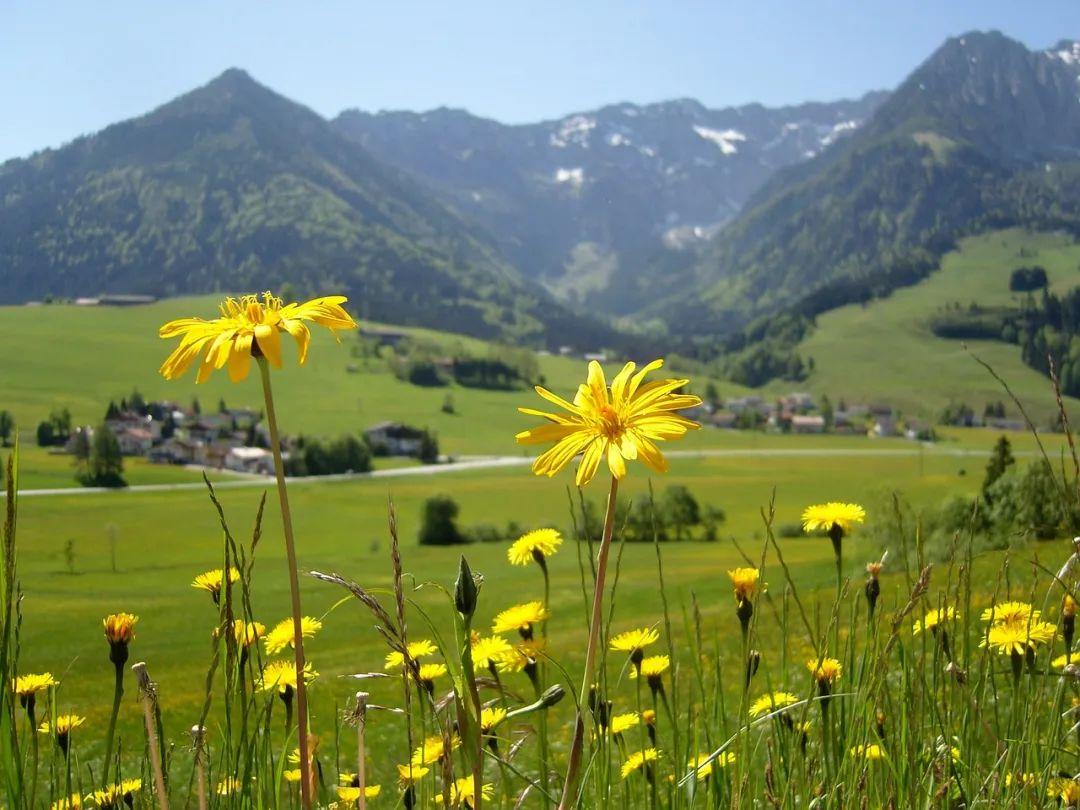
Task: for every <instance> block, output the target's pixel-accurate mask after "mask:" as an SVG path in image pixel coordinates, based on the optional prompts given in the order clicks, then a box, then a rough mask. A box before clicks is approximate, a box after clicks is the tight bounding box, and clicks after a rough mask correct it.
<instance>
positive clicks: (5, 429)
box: [0, 411, 15, 447]
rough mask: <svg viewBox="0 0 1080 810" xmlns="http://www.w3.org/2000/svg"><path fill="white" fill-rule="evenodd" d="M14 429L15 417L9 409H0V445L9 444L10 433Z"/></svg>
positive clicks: (5, 445)
mask: <svg viewBox="0 0 1080 810" xmlns="http://www.w3.org/2000/svg"><path fill="white" fill-rule="evenodd" d="M14 429H15V418H14V417H13V416H12V415H11V411H0V446H2V447H7V446H8V445H9V444H11V433H12V431H13V430H14Z"/></svg>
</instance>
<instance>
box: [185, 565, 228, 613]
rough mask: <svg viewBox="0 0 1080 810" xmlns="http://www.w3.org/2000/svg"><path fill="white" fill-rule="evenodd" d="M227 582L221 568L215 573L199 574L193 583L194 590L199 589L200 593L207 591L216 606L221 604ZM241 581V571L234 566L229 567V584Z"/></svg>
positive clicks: (216, 569)
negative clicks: (222, 593) (222, 590)
mask: <svg viewBox="0 0 1080 810" xmlns="http://www.w3.org/2000/svg"><path fill="white" fill-rule="evenodd" d="M224 580H225V575H224V573H223V572H222V570H221V569H220V568H215V569H214V570H213V571H206V572H204V573H202V574H199V575H198V576H197V577H195V579H194V580H193V581H192V583H191V587H192V588H197V589H199V590H200V591H206V592H207V593H208V594H210V598H211V599H213V600H214V604H215V605H216V604H219V602H220V601H221V589H222V587H223V585H224V584H225V583H224ZM239 580H240V571H239V570H238V569H236V568H233V567H232V566H229V583H230V584H231V583H233V582H238V581H239Z"/></svg>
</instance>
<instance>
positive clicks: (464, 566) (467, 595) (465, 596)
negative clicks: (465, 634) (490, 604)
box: [454, 554, 478, 618]
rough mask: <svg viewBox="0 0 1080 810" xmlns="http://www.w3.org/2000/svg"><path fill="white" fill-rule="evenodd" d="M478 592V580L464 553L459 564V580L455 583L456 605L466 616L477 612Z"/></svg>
mask: <svg viewBox="0 0 1080 810" xmlns="http://www.w3.org/2000/svg"><path fill="white" fill-rule="evenodd" d="M477 593H478V589H477V587H476V580H475V579H473V573H472V570H471V569H470V568H469V563H468V562H467V561H466V559H465V555H464V554H462V555H461V561H460V563H459V564H458V577H457V582H456V583H455V585H454V607H456V608H457V612H458V613H460V614H461V615H462V616H464V617H465V618H470V617H471V616H472V615H473V613H475V612H476V597H477Z"/></svg>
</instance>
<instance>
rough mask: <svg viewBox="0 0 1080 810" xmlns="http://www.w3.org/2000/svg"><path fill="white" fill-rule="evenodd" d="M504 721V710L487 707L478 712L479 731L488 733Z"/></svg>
mask: <svg viewBox="0 0 1080 810" xmlns="http://www.w3.org/2000/svg"><path fill="white" fill-rule="evenodd" d="M505 719H506V709H500V708H498V707H488V708H486V709H483V710H482V711H481V712H480V730H481V731H484V732H490V731H491V730H492V729H494V728H495V726H497V725H499V723H501V722H503V720H505Z"/></svg>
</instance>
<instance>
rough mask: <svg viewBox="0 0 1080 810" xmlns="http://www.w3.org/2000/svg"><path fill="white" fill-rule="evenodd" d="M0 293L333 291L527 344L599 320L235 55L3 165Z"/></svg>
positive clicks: (596, 341) (580, 337)
mask: <svg viewBox="0 0 1080 810" xmlns="http://www.w3.org/2000/svg"><path fill="white" fill-rule="evenodd" d="M0 276H2V277H3V279H4V284H3V286H2V287H0V301H2V302H6V303H16V302H21V301H26V300H28V299H35V298H43V297H46V296H61V297H73V296H82V295H94V294H97V293H102V292H112V293H149V294H154V295H176V294H182V293H201V292H211V291H230V292H234V291H257V290H261V289H265V288H267V287H271V288H278V287H280V286H281V285H283V284H285V283H289V284H291V285H292V286H293V287H294V288H295V289H296V291H297V292H298V293H301V294H309V293H326V292H328V291H333V292H338V291H342V292H345V293H347V294H348V295H349V296H350V298H351V299H352V300H353V302H354V303H355V305H356V306H357V308H358V310H359V311H360V312H361V313H362V314H363V315H365V316H367V315H370V316H371V317H377V318H379V319H380V320H385V321H391V322H396V323H403V324H421V325H424V326H430V327H435V328H450V329H455V330H458V331H465V332H470V333H473V334H476V335H478V336H481V337H497V338H504V339H510V338H513V339H523V340H528V341H530V342H533V343H540V342H553V343H555V344H556V345H557V344H558V343H560V342H562V343H577V344H579V345H581V346H596V345H604V344H609V345H610V342H612V341H613V340H614V339H615V335H614V333H613V331H612V330H611V329H610V328H609V327H607V326H604V325H602V324H599V323H594V322H591V321H589V320H586V319H584V318H580V317H578V316H576V315H574V314H573V313H571V312H570V311H569V310H568V309H566V308H565V307H564V306H562V305H560V304H558V303H557V302H555V301H553V300H552V298H551V296H550V295H549V294H548V293H546V292H545V291H544V290H543V289H542V288H541V287H540V286H539V285H537V284H534V283H532V282H530V281H529V280H527V279H525V278H523V277H522V276H521V274H520V273H519V272H518V271H517V270H515V269H514V268H513V266H512V265H511V264H510V263H509V262H507V261H506V260H505V259H504V258H503V257H502V256H501V255H500V254H499V251H498V249H497V248H496V246H495V245H493V244H492V243H491V242H490V240H489V239H488V238H487V236H486V234H484V233H483V232H482V231H481V230H480V229H478V228H476V227H474V226H473V225H471V224H469V223H467V222H465V221H464V220H462V218H461V217H460V216H458V215H457V214H455V213H454V212H452V211H451V210H450V209H449V208H448V207H447V206H446V205H444V204H442V203H441V202H439V201H438V200H437V199H436V198H435V197H434V196H433V195H432V194H431V193H430V191H429V190H428V189H426V188H425V187H422V186H421V185H420V184H418V183H417V182H416V181H415V180H413V179H412V178H410V177H409V176H407V175H406V174H405V173H403V172H401V171H400V170H398V169H396V168H393V167H391V166H388V165H386V164H385V163H383V162H382V161H380V160H378V159H376V158H374V157H372V156H371V155H370V154H369V153H368V152H367V151H366V150H365V149H363V148H362V147H360V146H358V145H357V144H356V143H355V142H353V141H350V140H347V139H345V138H344V137H342V136H341V135H340V134H339V133H338V132H337V131H336V130H335V128H334V127H332V126H331V125H330V124H329V123H328V122H327V121H326V120H325V119H323V118H321V117H320V116H318V115H316V114H315V113H313V112H312V111H310V110H308V109H307V108H305V107H302V106H300V105H298V104H296V103H294V102H292V101H290V100H288V99H286V98H284V97H282V96H280V95H277V94H276V93H274V92H272V91H271V90H269V89H267V88H265V87H263V86H262V85H260V84H259V83H257V82H256V81H254V80H253V79H252V78H251V77H250V76H248V75H247V74H246V73H244V72H243V71H240V70H235V69H234V70H229V71H227V72H225V73H224V74H222V75H221V76H220V77H218V78H216V79H214V80H213V81H211V82H210V83H209V84H207V85H205V86H203V87H201V88H199V89H197V90H194V91H193V92H190V93H188V94H186V95H184V96H181V97H180V98H177V99H175V100H174V101H171V102H169V103H168V104H165V105H164V106H162V107H160V108H158V109H156V110H154V111H153V112H151V113H149V114H148V115H145V116H143V117H141V118H137V119H134V120H130V121H125V122H123V123H119V124H116V125H114V126H110V127H108V128H107V129H105V130H103V131H102V132H99V133H97V134H95V135H91V136H88V137H84V138H80V139H78V140H76V141H74V142H73V143H71V144H68V145H66V146H64V147H62V148H60V149H57V150H48V151H44V152H41V153H39V154H36V155H34V156H32V157H30V158H28V159H25V160H13V161H8V162H6V163H4V164H3V165H0Z"/></svg>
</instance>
